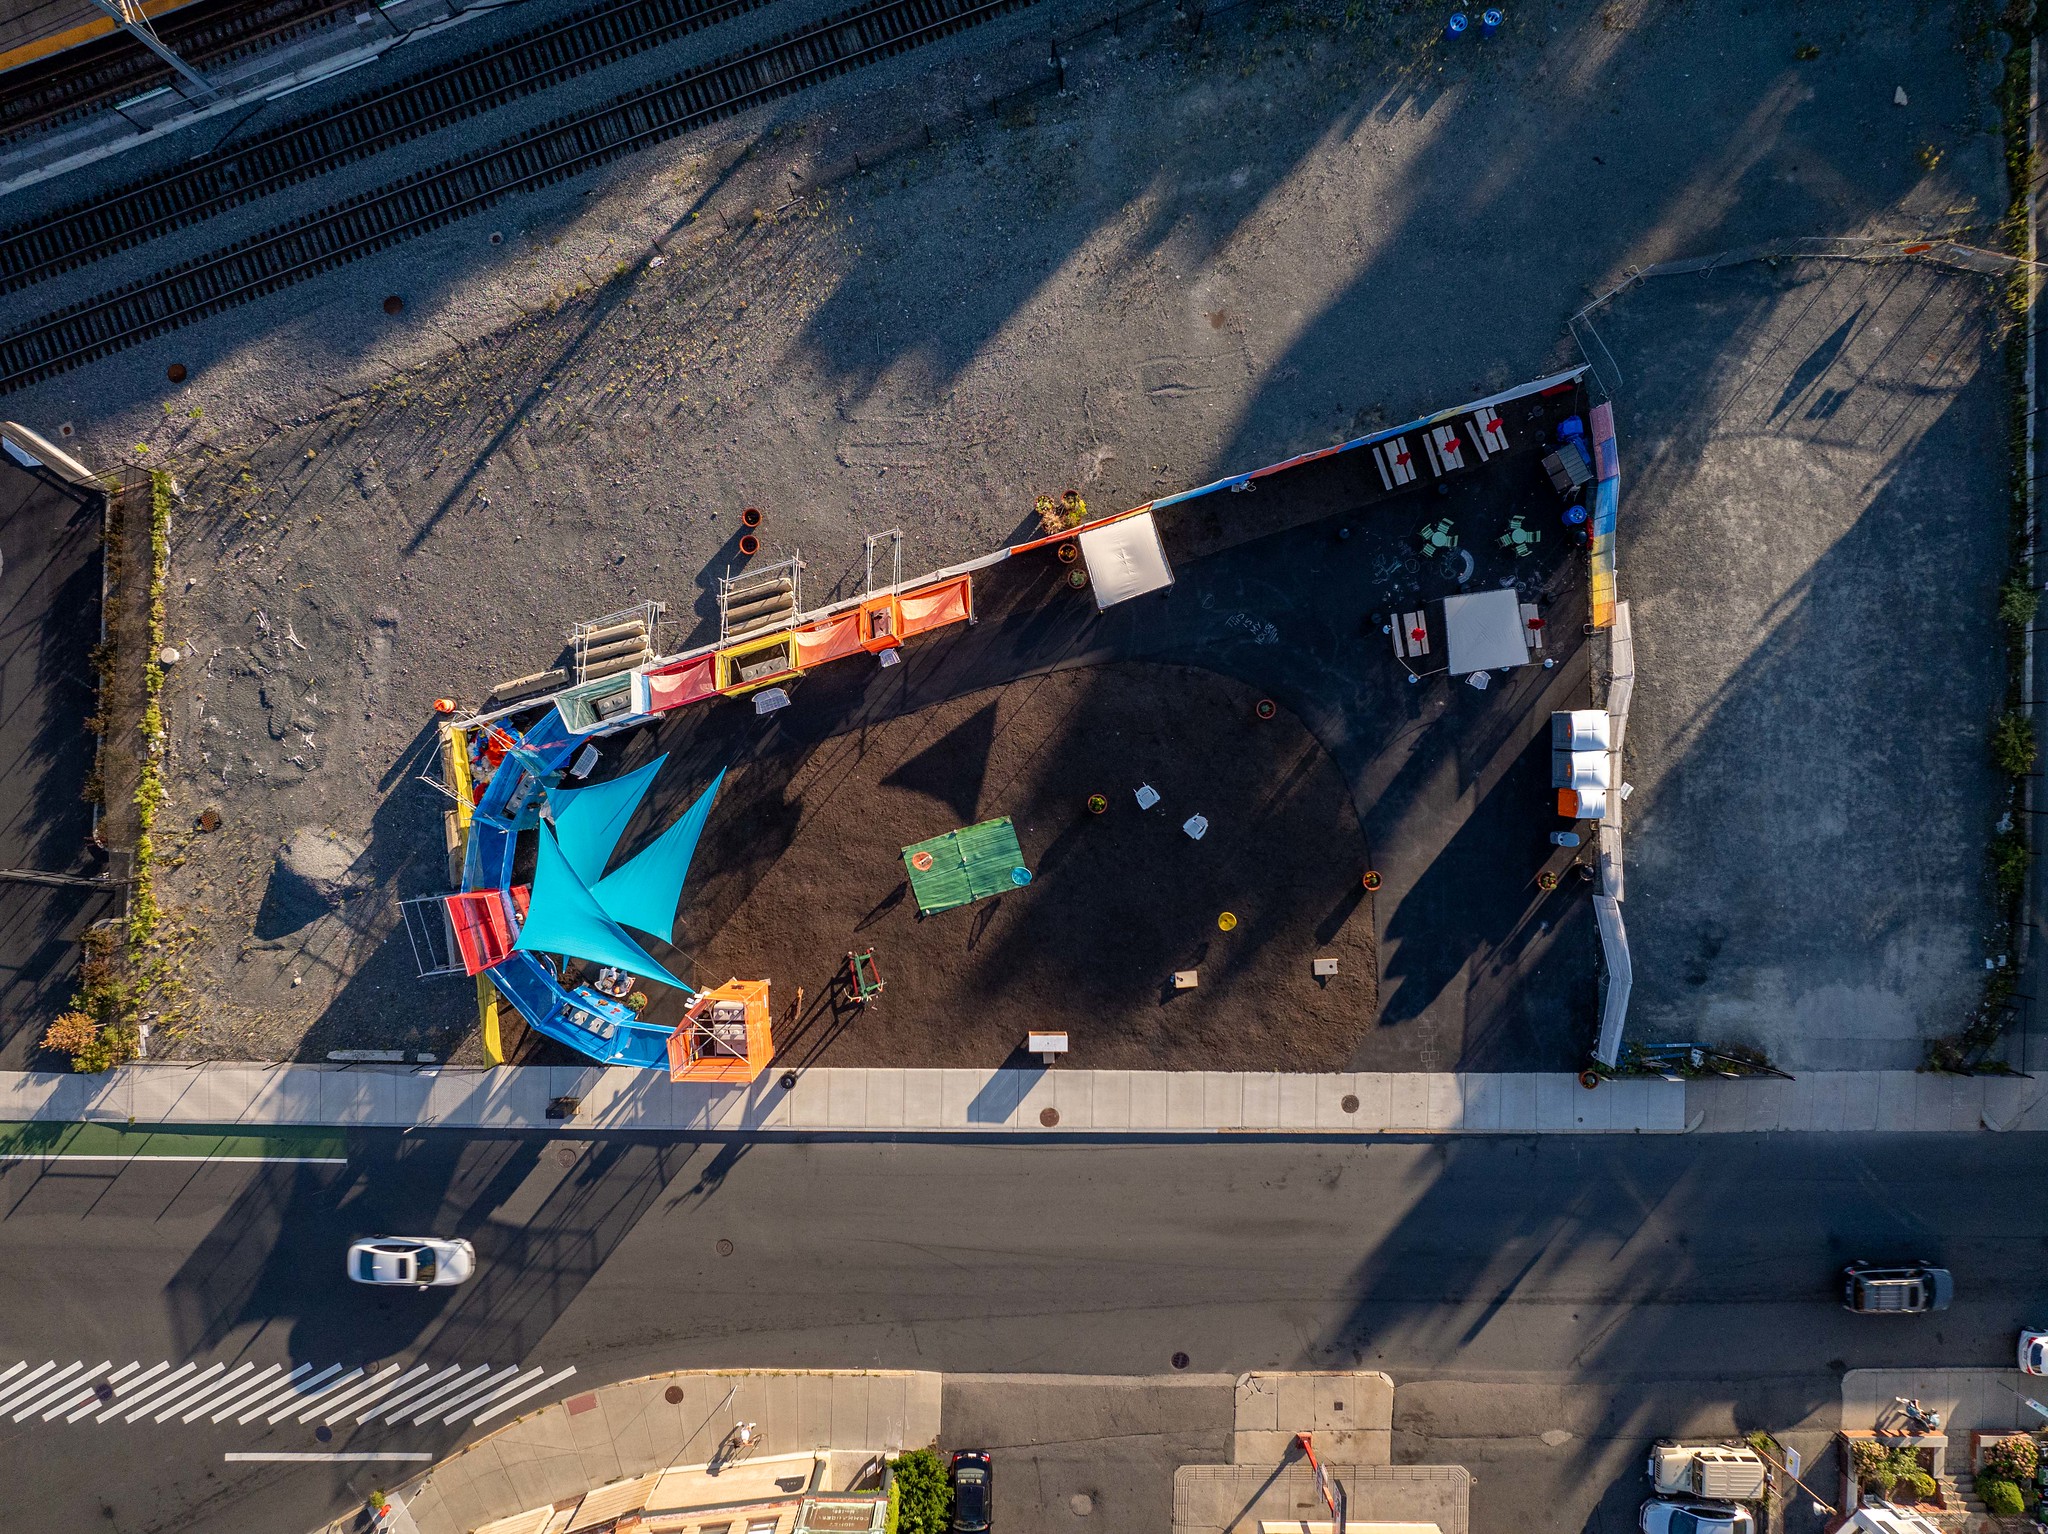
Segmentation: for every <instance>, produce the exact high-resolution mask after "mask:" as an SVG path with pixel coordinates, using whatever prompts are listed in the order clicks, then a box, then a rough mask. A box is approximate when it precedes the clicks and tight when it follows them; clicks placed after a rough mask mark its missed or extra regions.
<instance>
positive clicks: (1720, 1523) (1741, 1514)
mask: <svg viewBox="0 0 2048 1534" xmlns="http://www.w3.org/2000/svg"><path fill="white" fill-rule="evenodd" d="M1636 1522H1637V1523H1638V1524H1639V1525H1640V1526H1641V1528H1642V1531H1643V1534H1756V1520H1755V1519H1754V1518H1752V1517H1750V1515H1749V1509H1747V1508H1744V1507H1737V1506H1736V1505H1735V1504H1734V1503H1733V1502H1701V1501H1696V1500H1694V1499H1692V1498H1689V1497H1652V1498H1651V1499H1650V1500H1649V1501H1647V1502H1645V1503H1644V1504H1643V1510H1642V1512H1641V1513H1640V1514H1639V1515H1638V1516H1637V1518H1636Z"/></svg>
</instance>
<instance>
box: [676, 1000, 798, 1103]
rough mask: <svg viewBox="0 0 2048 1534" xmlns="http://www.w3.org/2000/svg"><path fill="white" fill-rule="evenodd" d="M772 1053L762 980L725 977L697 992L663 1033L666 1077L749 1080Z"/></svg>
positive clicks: (773, 1041) (770, 1032) (773, 1048)
mask: <svg viewBox="0 0 2048 1534" xmlns="http://www.w3.org/2000/svg"><path fill="white" fill-rule="evenodd" d="M774 1058H775V1034H774V1028H773V1026H772V1019H771V1018H770V1016H769V1013H768V982H767V981H765V980H728V981H726V982H725V984H724V985H721V986H720V987H719V988H718V989H717V990H715V991H703V992H700V993H699V994H698V996H697V999H696V1000H695V1001H693V1002H691V1003H690V1006H689V1010H688V1011H686V1012H685V1013H684V1014H683V1020H682V1022H680V1023H678V1024H677V1025H676V1031H675V1032H674V1033H672V1034H670V1035H669V1036H668V1078H669V1080H671V1081H738V1082H745V1081H752V1080H753V1079H754V1078H755V1077H756V1076H758V1075H760V1074H761V1072H763V1071H765V1070H766V1069H768V1062H769V1061H770V1060H772V1059H774Z"/></svg>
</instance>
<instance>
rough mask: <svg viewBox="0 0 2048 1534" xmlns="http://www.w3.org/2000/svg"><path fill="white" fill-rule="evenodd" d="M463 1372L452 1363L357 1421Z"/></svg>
mask: <svg viewBox="0 0 2048 1534" xmlns="http://www.w3.org/2000/svg"><path fill="white" fill-rule="evenodd" d="M461 1372H462V1365H461V1364H450V1365H449V1366H448V1367H447V1368H445V1369H443V1370H442V1371H441V1372H440V1373H439V1374H436V1375H432V1376H430V1377H429V1378H427V1379H423V1380H421V1381H420V1382H419V1383H418V1384H417V1385H414V1386H411V1387H410V1388H408V1389H405V1390H401V1391H400V1392H399V1393H398V1394H397V1395H395V1396H393V1397H391V1399H390V1400H388V1401H386V1402H385V1403H384V1404H383V1405H382V1406H379V1407H375V1408H373V1409H372V1410H370V1411H366V1412H364V1413H363V1414H362V1415H361V1416H360V1417H358V1418H356V1421H358V1422H368V1421H369V1420H370V1419H371V1418H372V1417H374V1416H376V1415H377V1414H378V1413H379V1412H381V1411H384V1410H386V1409H388V1408H390V1407H393V1406H396V1405H397V1404H398V1403H399V1402H400V1401H410V1400H411V1399H412V1398H413V1397H414V1396H416V1395H418V1394H419V1393H420V1392H421V1391H423V1390H428V1389H431V1388H432V1387H433V1386H435V1385H438V1384H439V1383H440V1382H441V1381H442V1380H445V1379H447V1378H448V1376H449V1375H451V1374H460V1373H461ZM327 1420H328V1421H329V1422H332V1421H333V1420H334V1419H333V1418H332V1417H329V1418H328V1419H327Z"/></svg>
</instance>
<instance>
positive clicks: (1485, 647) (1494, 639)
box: [1444, 586, 1529, 676]
mask: <svg viewBox="0 0 2048 1534" xmlns="http://www.w3.org/2000/svg"><path fill="white" fill-rule="evenodd" d="M1444 650H1445V655H1446V657H1447V660H1448V668H1447V669H1448V670H1449V671H1450V673H1451V675H1452V676H1464V675H1466V674H1467V673H1468V672H1473V671H1497V670H1499V669H1500V668H1501V667H1502V666H1526V665H1527V664H1528V663H1529V634H1528V630H1527V629H1526V628H1524V627H1523V624H1522V601H1521V598H1520V597H1518V596H1517V595H1516V594H1515V591H1514V588H1513V587H1511V586H1503V587H1502V588H1501V589H1500V590H1498V591H1478V592H1472V593H1470V594H1467V595H1461V596H1455V597H1445V598H1444Z"/></svg>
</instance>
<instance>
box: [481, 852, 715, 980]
mask: <svg viewBox="0 0 2048 1534" xmlns="http://www.w3.org/2000/svg"><path fill="white" fill-rule="evenodd" d="M512 946H513V947H514V948H517V949H519V950H520V951H521V952H525V953H562V954H568V955H570V956H571V957H573V958H578V959H587V960H589V961H590V962H591V963H592V964H614V965H617V966H618V967H619V968H620V969H623V970H628V971H630V972H632V973H633V974H636V975H652V976H653V977H654V978H655V979H657V980H659V981H661V982H662V983H663V984H664V985H674V986H681V985H682V981H680V980H678V979H676V977H675V976H674V975H671V974H670V973H669V972H668V971H667V970H665V969H663V968H662V967H661V965H659V964H658V963H656V962H655V960H654V956H653V955H652V954H650V953H649V952H648V951H647V950H646V949H644V948H642V947H641V946H640V945H639V944H638V943H636V942H634V941H633V939H632V938H630V937H628V936H627V935H626V931H625V929H624V928H623V927H621V926H620V925H619V924H618V923H617V922H615V921H613V920H612V919H611V918H610V917H609V916H607V915H606V914H605V912H604V908H603V907H602V906H600V905H599V904H598V903H597V897H596V896H595V895H593V894H591V893H590V891H589V889H588V888H586V887H585V885H584V883H583V881H582V880H581V879H579V878H577V877H576V870H575V869H573V868H571V867H570V866H569V860H568V858H567V857H565V856H564V855H563V853H562V849H561V847H560V846H559V845H558V844H557V843H556V841H555V833H554V832H553V831H552V830H550V829H549V828H548V827H546V826H542V827H541V828H540V845H539V847H538V849H537V850H536V853H535V858H534V865H533V897H532V899H531V900H529V901H528V902H527V907H526V920H525V922H524V923H522V924H521V926H520V928H519V940H518V941H517V942H516V943H514V944H513V945H512Z"/></svg>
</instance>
